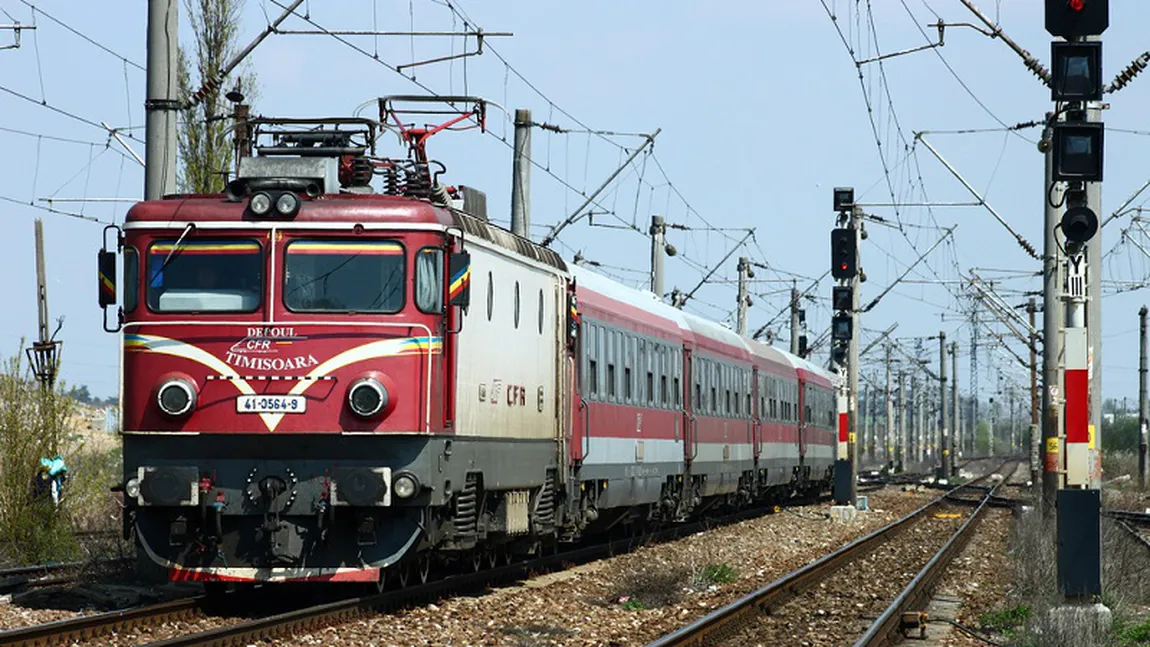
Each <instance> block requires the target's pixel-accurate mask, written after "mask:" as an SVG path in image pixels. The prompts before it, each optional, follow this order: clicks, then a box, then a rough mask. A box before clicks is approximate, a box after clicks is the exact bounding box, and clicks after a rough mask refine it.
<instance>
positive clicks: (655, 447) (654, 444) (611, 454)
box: [583, 437, 683, 466]
mask: <svg viewBox="0 0 1150 647" xmlns="http://www.w3.org/2000/svg"><path fill="white" fill-rule="evenodd" d="M590 443H591V451H590V452H588V454H587V460H586V461H584V463H583V465H584V466H591V465H629V464H632V463H634V464H637V465H643V464H650V463H680V464H681V463H682V462H683V441H681V440H661V439H660V440H656V439H653V438H650V439H648V438H644V439H635V438H595V437H592V438H591V440H590ZM639 443H642V449H638V448H637V446H638V445H639ZM636 455H640V456H641V458H639V459H636Z"/></svg>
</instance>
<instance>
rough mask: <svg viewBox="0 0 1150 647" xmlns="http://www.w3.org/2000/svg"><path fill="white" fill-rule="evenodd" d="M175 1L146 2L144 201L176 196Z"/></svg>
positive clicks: (176, 11) (176, 40)
mask: <svg viewBox="0 0 1150 647" xmlns="http://www.w3.org/2000/svg"><path fill="white" fill-rule="evenodd" d="M178 11H179V1H178V0H148V44H147V46H148V68H147V98H146V100H145V101H144V110H145V113H146V114H147V123H146V125H145V128H146V130H145V131H144V132H145V137H146V144H145V157H144V161H145V166H144V199H145V200H158V199H160V198H162V197H164V196H165V195H169V194H172V193H175V192H176V116H177V115H178V114H179V110H180V102H179V101H178V100H177V99H176V92H177V91H178V85H177V83H176V72H177V68H178V65H177V60H178V57H179V54H178V48H179V21H178V20H177V15H178Z"/></svg>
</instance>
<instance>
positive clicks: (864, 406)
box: [856, 384, 870, 469]
mask: <svg viewBox="0 0 1150 647" xmlns="http://www.w3.org/2000/svg"><path fill="white" fill-rule="evenodd" d="M869 407H870V384H863V385H862V397H861V398H859V404H858V408H859V424H858V428H859V437H858V440H859V454H860V455H861V454H862V453H863V445H865V444H866V443H867V442H868V441H869V440H870V438H868V437H867V423H869V422H870V408H869ZM856 465H857V463H856ZM860 469H861V466H860Z"/></svg>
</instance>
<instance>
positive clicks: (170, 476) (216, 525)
mask: <svg viewBox="0 0 1150 647" xmlns="http://www.w3.org/2000/svg"><path fill="white" fill-rule="evenodd" d="M379 103H380V112H381V115H380V120H379V121H378V122H375V121H371V120H366V119H346V120H332V119H326V120H316V121H314V122H312V121H309V120H289V119H252V120H250V121H245V122H243V123H241V124H239V125H238V126H237V130H238V131H240V132H241V133H242V134H243V135H244V138H243V141H246V142H257V143H258V142H261V141H262V142H270V143H267V145H255V146H254V150H245V148H244V147H243V146H242V145H241V146H240V151H239V152H240V159H239V162H238V170H237V174H236V179H235V180H233V181H232V182H230V183H229V184H228V186H227V190H226V192H225V193H221V194H213V195H171V196H165V197H164V198H163V199H160V200H153V201H146V202H141V203H138V204H136V205H134V206H133V207H132V208H131V209H130V210H129V211H128V214H127V217H126V220H125V223H124V225H123V228H122V229H120V228H112V229H111V230H110V231H106V232H105V233H106V236H105V240H106V249H104V250H102V251H101V252H100V254H99V259H98V260H99V274H100V304H101V305H102V306H103V307H104V308H105V328H106V329H108V330H109V331H110V332H119V333H120V334H121V335H122V339H123V361H122V399H121V403H122V416H121V420H122V426H123V443H124V475H123V482H122V483H121V484H120V485H119V486H118V489H120V490H122V492H123V495H124V504H125V505H124V517H123V523H124V532H125V536H126V537H134V540H135V542H136V546H137V554H138V559H139V562H140V565H141V570H144V571H147V572H149V573H150V574H151V575H153V576H154V577H157V578H162V579H167V580H194V581H203V582H210V583H216V584H214V586H220V583H227V582H270V581H309V582H318V581H323V582H339V581H344V582H361V583H368V584H370V585H374V586H379V585H382V584H383V583H385V582H388V581H396V580H398V581H400V582H403V583H406V582H407V581H409V579H410V578H415V579H416V580H417V581H419V580H424V579H426V578H427V577H428V574H429V572H430V571H431V570H432V569H433V568H434V567H436V565H437V564H443V563H450V562H463V563H467V562H470V563H472V564H475V565H476V567H479V565H481V564H495V563H499V562H500V561H501V560H510V559H512V558H514V557H515V556H516V555H529V554H534V553H537V552H539V551H540V550H545V549H547V548H549V547H553V546H554V545H556V544H558V543H560V542H573V541H577V540H579V539H580V538H583V537H587V536H591V535H597V534H603V533H610V532H621V531H626V530H629V529H636V528H646V527H650V526H652V525H658V524H669V523H675V522H679V521H682V520H686V519H690V518H697V517H699V516H701V515H705V514H709V513H710V511H712V510H718V509H728V510H729V509H733V508H739V507H744V506H752V505H768V504H774V503H778V502H781V501H783V500H785V499H787V498H788V497H791V496H794V495H796V494H806V493H812V492H818V491H821V490H825V489H827V488H828V487H829V484H830V480H831V476H832V466H833V463H834V451H835V442H836V435H835V434H836V426H837V425H836V423H837V421H838V416H837V400H836V396H835V393H836V391H835V389H836V384H837V379H838V378H837V376H835V375H832V374H830V373H828V372H827V371H825V370H823V369H820V368H819V367H816V366H814V365H812V364H810V363H808V362H806V361H804V360H802V359H800V358H797V357H794V356H792V355H789V354H787V353H785V352H782V351H780V350H777V349H775V348H772V347H770V346H768V345H764V344H760V343H758V342H755V341H752V340H750V339H747V338H745V337H741V336H739V335H737V334H735V333H734V332H732V331H731V330H729V329H727V328H726V327H724V326H722V325H720V324H717V323H715V322H711V321H707V320H705V319H703V318H701V317H698V316H695V315H692V314H689V313H687V312H683V311H682V310H679V309H676V308H673V307H671V306H669V305H667V304H665V303H664V302H663V301H662V300H661V299H660V298H659V297H657V296H655V295H653V294H651V293H648V292H643V291H640V290H635V289H632V288H630V287H627V286H624V285H621V284H619V283H616V282H614V281H611V280H609V279H607V278H605V277H603V276H600V275H598V274H595V273H593V272H590V271H588V270H586V269H583V268H581V267H577V266H571V265H569V264H567V263H566V262H564V260H563V259H561V258H560V257H559V255H558V254H556V253H555V252H553V251H552V250H550V249H548V248H545V247H542V246H539V245H537V244H535V243H533V242H532V241H529V240H526V239H523V238H520V237H517V236H515V235H513V234H512V233H510V232H509V231H507V230H505V229H502V228H500V227H498V226H496V225H494V224H493V223H491V222H490V221H489V220H488V219H487V216H486V213H485V211H486V207H485V198H484V196H483V194H482V193H481V192H479V191H476V190H474V189H472V188H469V187H466V186H454V187H453V186H447V185H446V184H444V183H442V182H440V176H441V173H442V172H443V171H444V170H445V169H444V168H443V167H442V165H441V164H439V163H438V162H435V161H432V160H429V159H428V158H427V156H426V152H425V150H424V143H425V142H426V140H427V137H428V136H430V134H433V133H434V132H435V128H416V127H414V126H413V125H411V124H409V123H404V121H403V120H402V118H401V116H400V115H401V114H402V113H401V112H400V111H399V110H397V109H394V108H393V106H394V102H393V101H392V100H387V99H383V100H380V102H379ZM476 105H477V108H476V109H475V110H473V111H472V112H470V113H467V114H465V115H464V116H465V117H467V118H469V119H471V120H473V121H477V122H478V123H479V125H480V126H482V125H483V123H482V122H483V104H482V102H476ZM384 123H387V124H390V126H391V129H392V130H393V131H398V132H399V133H400V134H401V137H402V140H403V141H404V142H405V143H407V144H408V145H409V146H410V153H409V156H408V157H407V158H406V159H391V158H386V157H381V156H377V155H376V154H375V144H376V140H377V139H378V137H377V135H378V134H379V132H380V131H379V128H380V126H381V124H384ZM117 266H121V267H122V271H121V272H117ZM118 276H122V281H117V278H118ZM117 283H119V286H117ZM392 575H394V576H396V580H392V579H391V576H392Z"/></svg>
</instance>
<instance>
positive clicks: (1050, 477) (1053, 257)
mask: <svg viewBox="0 0 1150 647" xmlns="http://www.w3.org/2000/svg"><path fill="white" fill-rule="evenodd" d="M1052 116H1053V115H1052V114H1051V113H1047V115H1046V119H1047V122H1049V121H1050V119H1051V117H1052ZM1051 137H1052V132H1051V129H1050V128H1049V127H1047V128H1045V129H1044V130H1043V131H1042V141H1045V142H1047V146H1046V151H1045V152H1046V174H1045V178H1044V179H1043V183H1042V204H1043V205H1044V207H1045V220H1044V222H1043V231H1044V232H1045V233H1046V236H1045V243H1044V245H1043V251H1042V283H1043V287H1042V412H1043V416H1042V439H1043V444H1042V504H1043V505H1042V509H1043V514H1044V515H1045V516H1047V517H1053V514H1054V509H1055V508H1054V506H1055V502H1056V500H1057V498H1058V487H1059V485H1060V483H1061V480H1062V479H1061V476H1060V475H1061V468H1062V461H1061V459H1060V456H1061V449H1062V441H1061V439H1060V438H1059V436H1060V433H1059V432H1060V431H1061V429H1062V415H1061V413H1062V411H1061V396H1062V372H1061V371H1060V370H1058V369H1059V366H1058V362H1059V359H1060V358H1061V357H1062V334H1061V333H1062V313H1063V308H1062V303H1061V300H1060V298H1059V297H1060V296H1061V294H1062V255H1061V249H1062V240H1061V239H1062V235H1061V233H1060V232H1061V229H1060V228H1059V227H1058V225H1059V224H1061V220H1062V218H1061V213H1060V211H1061V210H1060V209H1059V208H1058V207H1057V206H1055V205H1059V204H1062V202H1063V200H1064V198H1063V195H1062V184H1061V183H1053V169H1054V154H1053V151H1052V147H1053V144H1052V143H1051V142H1050V140H1051Z"/></svg>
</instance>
